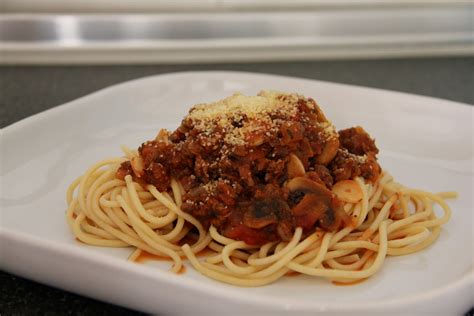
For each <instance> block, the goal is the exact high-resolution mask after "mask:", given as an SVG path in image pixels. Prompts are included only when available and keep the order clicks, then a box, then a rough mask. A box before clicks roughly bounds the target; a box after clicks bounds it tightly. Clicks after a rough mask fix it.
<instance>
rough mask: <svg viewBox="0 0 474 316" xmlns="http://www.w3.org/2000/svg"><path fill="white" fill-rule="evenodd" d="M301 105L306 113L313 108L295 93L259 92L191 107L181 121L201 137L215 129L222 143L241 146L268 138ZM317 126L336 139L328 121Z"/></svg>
mask: <svg viewBox="0 0 474 316" xmlns="http://www.w3.org/2000/svg"><path fill="white" fill-rule="evenodd" d="M301 103H303V104H305V105H306V106H307V107H308V108H309V109H310V110H315V108H316V107H317V105H316V103H315V102H314V101H313V100H311V99H307V98H305V97H303V96H301V95H298V94H288V93H280V92H276V91H261V92H260V93H259V94H258V95H256V96H246V95H243V94H241V93H235V94H233V95H232V96H230V97H228V98H225V99H223V100H220V101H217V102H214V103H203V104H198V105H195V106H194V107H192V108H191V110H190V111H189V114H188V116H187V117H186V118H185V119H187V120H191V121H192V124H193V126H194V128H196V129H197V130H199V131H200V132H202V133H203V134H204V135H210V134H212V133H213V132H214V130H215V129H219V130H222V131H223V132H224V142H225V143H227V144H229V145H244V144H245V143H246V142H247V141H248V139H249V138H250V136H254V137H255V135H258V134H259V133H262V137H263V135H266V136H267V137H269V136H271V135H270V133H269V131H272V132H274V133H276V132H277V131H278V130H279V129H278V128H277V127H278V125H279V124H281V122H284V121H285V120H288V119H290V120H291V119H292V118H294V117H295V116H296V115H297V114H298V110H299V106H300V105H301ZM320 124H321V127H322V129H323V131H324V136H325V137H326V138H327V139H329V138H332V137H338V136H337V132H336V130H335V128H334V126H333V125H332V124H331V122H329V121H325V122H320Z"/></svg>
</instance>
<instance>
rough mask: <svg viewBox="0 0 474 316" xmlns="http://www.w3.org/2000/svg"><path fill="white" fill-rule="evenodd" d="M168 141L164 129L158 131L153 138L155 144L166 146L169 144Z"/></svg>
mask: <svg viewBox="0 0 474 316" xmlns="http://www.w3.org/2000/svg"><path fill="white" fill-rule="evenodd" d="M168 139H169V132H168V131H167V130H166V129H164V128H162V129H160V131H159V132H158V135H156V137H155V141H157V142H159V141H161V142H164V143H166V144H168V143H169V140H168Z"/></svg>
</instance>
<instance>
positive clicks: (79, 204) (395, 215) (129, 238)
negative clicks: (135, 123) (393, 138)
mask: <svg viewBox="0 0 474 316" xmlns="http://www.w3.org/2000/svg"><path fill="white" fill-rule="evenodd" d="M234 136H235V135H234ZM159 137H160V138H161V139H163V137H164V135H163V133H161V136H159ZM233 141H235V139H234V140H233ZM341 143H344V138H342V141H341ZM257 146H258V145H257ZM347 147H349V148H350V145H347ZM366 147H367V146H366ZM353 151H354V150H353ZM124 153H125V157H123V158H113V159H107V160H104V161H101V162H98V163H96V164H95V165H93V166H92V167H91V168H90V169H89V170H87V171H86V173H85V174H83V175H82V176H80V177H79V178H77V179H76V180H75V181H74V182H73V183H72V184H71V185H70V187H69V189H68V191H67V203H68V210H67V221H68V224H69V226H70V227H71V230H72V231H73V233H74V235H75V236H76V237H77V239H79V240H80V241H82V242H84V243H87V244H90V245H95V246H103V247H134V248H135V250H134V251H133V252H132V253H131V255H130V257H129V260H131V261H134V260H136V259H137V257H138V256H140V254H141V253H142V252H147V253H150V254H153V255H157V256H161V257H166V258H169V259H170V260H172V261H173V265H172V268H171V271H173V272H176V273H177V272H178V271H180V270H181V269H182V267H183V259H184V258H187V259H188V260H189V262H190V263H191V265H192V266H193V267H194V268H195V269H196V270H197V271H199V272H200V273H202V274H203V275H205V276H208V277H210V278H213V279H216V280H219V281H222V282H226V283H230V284H234V285H239V286H261V285H265V284H269V283H272V282H274V281H276V280H278V279H280V278H281V277H283V276H285V275H287V274H291V273H301V274H305V275H311V276H317V277H323V278H327V279H330V280H332V281H335V282H338V283H353V282H354V281H357V280H363V279H366V278H368V277H370V276H372V275H373V274H375V273H376V272H377V271H379V270H380V269H381V267H382V265H383V263H384V260H385V258H386V257H387V256H399V255H406V254H410V253H414V252H418V251H421V250H422V249H425V248H426V247H428V246H429V245H431V244H432V243H433V242H434V241H435V240H436V239H437V238H438V236H439V234H440V231H441V225H443V224H445V223H446V222H447V221H448V220H449V218H450V216H451V210H450V208H449V206H448V205H447V204H446V202H445V199H446V198H452V197H455V196H456V194H455V193H452V192H445V193H438V194H433V193H429V192H424V191H420V190H414V189H410V188H407V187H404V186H403V185H401V184H399V183H397V182H395V181H394V180H393V178H392V176H391V175H390V174H388V173H387V172H385V171H381V172H378V173H377V174H376V176H375V177H372V178H370V179H368V178H369V177H367V178H364V176H363V174H360V175H358V176H354V177H352V178H348V179H343V180H339V181H337V182H336V183H335V184H334V185H332V186H331V190H330V194H331V195H330V196H331V197H332V200H331V201H332V202H331V203H332V204H324V205H323V206H325V207H322V206H321V207H319V208H318V207H316V206H315V205H320V204H318V203H320V202H317V201H316V202H315V201H313V200H311V199H310V198H315V196H318V197H319V200H318V201H320V200H324V199H325V198H326V195H324V194H326V193H325V191H324V192H323V191H320V192H319V191H318V192H316V193H315V191H311V190H310V188H313V189H314V188H319V186H315V184H314V183H315V182H314V181H313V180H314V178H311V179H312V180H308V177H306V176H305V175H306V174H307V173H308V171H306V170H308V167H307V166H306V167H305V166H304V165H305V163H303V162H302V161H301V159H300V158H299V157H298V156H297V155H294V154H291V156H290V157H289V158H288V159H287V160H286V164H287V170H286V172H285V173H286V176H285V177H286V178H285V179H286V181H285V183H284V187H285V188H286V190H287V191H288V192H289V193H288V192H287V191H285V192H287V194H289V197H288V200H287V201H288V203H289V204H291V203H290V200H291V199H292V198H291V194H292V193H294V192H298V193H299V195H301V194H300V193H301V192H304V193H305V195H304V197H301V196H299V198H298V199H297V202H295V203H293V207H292V209H291V210H292V212H293V214H296V215H295V219H294V221H293V223H296V224H298V223H301V222H299V221H300V220H301V218H304V219H305V220H306V219H308V218H311V216H316V215H314V214H317V216H319V217H318V220H317V221H316V220H313V221H312V223H313V224H312V226H311V227H310V228H308V227H305V224H306V223H305V222H303V224H301V225H295V227H294V229H293V230H292V231H291V235H290V236H288V237H289V238H285V236H286V235H288V233H287V231H285V232H284V233H282V234H280V235H278V234H277V233H276V232H278V233H280V232H281V230H282V229H281V228H278V225H279V223H278V221H277V223H273V222H271V221H269V219H268V218H269V213H268V212H267V213H264V214H263V215H261V213H262V212H261V209H257V211H259V212H260V213H259V212H257V211H255V212H254V213H255V214H257V215H256V219H259V220H261V219H262V216H263V218H264V220H265V221H266V222H265V223H266V225H265V226H264V228H262V229H267V230H268V227H274V228H275V230H274V231H270V233H268V232H266V233H265V234H266V235H263V234H261V235H255V233H254V231H257V232H258V230H257V229H256V228H255V227H256V226H254V228H253V229H254V230H252V231H251V230H249V231H251V232H252V234H254V235H252V236H253V237H254V238H253V239H249V238H247V239H246V238H232V237H229V236H233V234H234V231H231V232H230V233H229V231H228V230H226V227H225V226H222V224H221V222H220V221H216V222H214V223H215V224H216V225H214V223H213V222H212V221H210V222H209V221H203V220H202V219H201V220H199V219H198V218H197V217H196V216H193V213H192V212H189V211H184V209H186V207H184V204H185V203H187V202H186V197H187V196H189V188H186V183H185V182H186V181H184V182H183V181H182V179H175V178H174V177H170V179H169V184H168V185H167V189H166V190H163V189H161V190H160V189H158V188H159V187H160V186H157V185H156V184H152V183H150V182H147V181H143V178H140V177H137V173H132V174H130V173H128V174H123V166H124V165H127V163H130V166H132V169H133V167H134V164H135V169H136V164H137V160H138V161H140V159H143V155H142V154H141V153H140V152H139V151H138V152H137V151H132V150H129V149H127V148H124ZM344 154H346V153H342V156H343V155H344ZM300 155H301V154H300ZM336 158H337V157H336ZM336 158H334V157H333V159H332V161H333V160H334V159H336ZM332 163H334V161H333V162H332ZM139 164H143V162H142V161H140V162H139ZM336 164H337V163H336ZM338 166H340V164H339V165H338ZM139 167H140V166H139ZM141 168H142V169H141V170H143V166H141ZM139 169H140V168H139ZM133 170H134V169H133ZM120 174H122V175H123V177H120V176H118V175H120ZM332 174H333V175H334V172H333V173H332ZM188 186H189V185H188ZM302 188H303V189H304V190H303V189H302ZM324 188H326V187H324ZM318 190H319V189H318ZM321 190H323V189H321ZM321 192H323V193H324V194H322V193H321ZM317 194H320V195H317ZM321 194H322V195H321ZM308 197H309V198H308ZM293 199H294V196H293ZM334 200H336V202H337V201H338V202H337V203H336V202H334ZM308 201H310V202H308ZM311 201H312V202H311ZM257 202H258V201H257ZM260 202H261V200H260ZM260 202H258V203H260ZM255 203H256V202H255ZM278 203H280V204H281V203H283V202H278ZM328 203H329V202H328ZM280 204H271V205H273V206H275V205H276V206H275V207H280V206H279V205H280ZM328 205H330V206H331V207H334V208H336V207H340V210H339V211H340V212H342V213H343V215H338V214H339V213H337V211H334V212H333V211H332V210H331V209H330V208H329V207H327V206H328ZM334 205H336V206H334ZM435 205H438V206H439V207H440V208H441V209H442V210H443V215H442V216H441V217H438V216H437V215H436V212H435ZM303 207H309V208H311V209H318V210H321V209H323V210H324V212H323V213H321V212H320V211H318V212H319V213H318V212H316V211H314V212H313V213H311V214H312V215H311V216H309V217H308V213H303V214H304V216H303V217H301V216H300V217H298V216H299V215H298V214H301V212H302V211H301V210H299V209H301V208H303ZM188 209H189V208H188ZM250 209H251V208H250ZM263 209H264V210H266V208H263ZM247 211H248V210H247ZM305 212H306V211H305ZM332 212H333V213H332ZM254 213H252V214H254ZM230 216H233V215H232V214H231V215H230ZM243 216H247V215H246V213H244V215H243ZM338 216H341V218H342V219H340V220H339V222H338V225H337V226H334V225H335V224H332V223H333V222H336V220H334V217H338ZM241 218H242V217H241ZM327 218H329V219H331V218H333V220H332V221H331V223H330V224H331V225H332V228H331V227H329V228H328V226H331V225H326V226H325V225H324V223H323V220H324V219H327ZM243 221H247V222H250V223H252V224H254V223H255V221H256V220H255V218H250V220H249V219H247V218H243ZM257 223H258V224H260V222H258V221H257ZM268 223H270V224H268ZM326 224H327V222H326ZM219 225H221V226H219ZM271 225H273V226H271ZM265 227H267V228H265ZM234 235H235V234H234ZM204 249H210V250H212V251H211V252H210V253H209V254H208V255H207V256H206V257H205V258H204V259H203V260H200V259H198V256H197V254H198V253H199V252H201V251H203V250H204Z"/></svg>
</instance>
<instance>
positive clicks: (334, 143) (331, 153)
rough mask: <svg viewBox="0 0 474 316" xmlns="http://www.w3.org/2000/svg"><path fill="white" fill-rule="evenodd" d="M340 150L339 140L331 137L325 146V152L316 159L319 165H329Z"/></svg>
mask: <svg viewBox="0 0 474 316" xmlns="http://www.w3.org/2000/svg"><path fill="white" fill-rule="evenodd" d="M338 149H339V139H338V138H337V137H331V138H330V139H328V141H327V142H326V144H325V145H324V148H323V151H322V152H321V154H320V155H319V156H318V157H317V158H316V161H317V163H318V164H321V165H327V164H328V163H330V162H331V160H333V159H334V157H335V156H336V154H337V150H338Z"/></svg>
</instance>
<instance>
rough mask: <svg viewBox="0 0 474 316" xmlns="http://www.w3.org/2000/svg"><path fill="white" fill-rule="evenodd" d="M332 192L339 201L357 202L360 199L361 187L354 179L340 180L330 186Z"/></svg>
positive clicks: (361, 195)
mask: <svg viewBox="0 0 474 316" xmlns="http://www.w3.org/2000/svg"><path fill="white" fill-rule="evenodd" d="M332 192H333V193H334V194H336V196H337V198H338V199H339V200H341V201H344V202H348V203H357V202H359V201H360V200H362V197H363V194H362V189H361V188H360V186H359V185H358V184H357V182H355V181H354V180H342V181H339V182H337V183H336V184H335V185H334V186H333V187H332Z"/></svg>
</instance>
